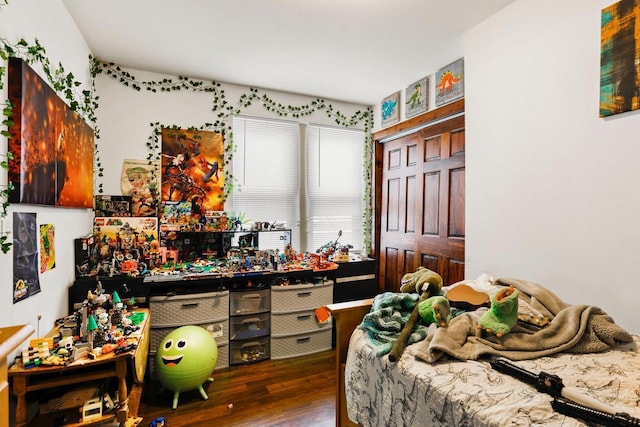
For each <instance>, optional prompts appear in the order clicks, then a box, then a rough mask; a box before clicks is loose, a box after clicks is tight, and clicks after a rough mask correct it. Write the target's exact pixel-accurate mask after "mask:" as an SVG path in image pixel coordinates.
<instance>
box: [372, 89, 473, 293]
mask: <svg viewBox="0 0 640 427" xmlns="http://www.w3.org/2000/svg"><path fill="white" fill-rule="evenodd" d="M464 123H465V121H464V99H462V100H459V101H455V102H452V103H450V104H447V105H444V106H442V107H440V108H437V109H435V110H432V111H428V112H426V113H424V114H422V115H419V116H416V117H413V118H411V119H409V120H406V121H404V122H402V123H399V124H397V125H394V126H391V127H389V128H386V129H383V130H380V131H378V132H376V133H375V134H374V136H373V137H374V143H375V218H374V221H375V222H374V241H375V259H376V260H377V265H378V266H377V269H378V271H377V273H378V274H377V277H378V291H379V292H385V291H392V292H398V291H399V289H400V279H401V278H402V276H403V275H404V274H405V273H408V272H413V271H415V270H416V269H417V268H418V267H419V266H425V267H427V268H429V269H430V270H433V271H436V272H437V273H439V274H440V275H441V276H442V278H443V281H444V284H445V285H448V284H452V283H455V282H457V281H459V280H462V279H463V278H464V238H465V221H464V218H465V126H464Z"/></svg>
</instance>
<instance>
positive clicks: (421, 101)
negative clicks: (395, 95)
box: [404, 77, 429, 118]
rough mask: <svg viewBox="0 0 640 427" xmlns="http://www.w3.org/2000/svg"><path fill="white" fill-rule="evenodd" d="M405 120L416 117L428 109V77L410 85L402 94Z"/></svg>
mask: <svg viewBox="0 0 640 427" xmlns="http://www.w3.org/2000/svg"><path fill="white" fill-rule="evenodd" d="M404 95H405V96H404V99H405V101H404V116H405V118H409V117H413V116H417V115H418V114H421V113H424V112H425V111H427V110H428V109H429V77H424V78H422V79H420V80H418V81H417V82H414V83H412V84H410V85H409V86H408V87H407V88H406V89H405V93H404Z"/></svg>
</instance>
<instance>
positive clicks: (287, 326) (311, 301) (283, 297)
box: [271, 280, 333, 359]
mask: <svg viewBox="0 0 640 427" xmlns="http://www.w3.org/2000/svg"><path fill="white" fill-rule="evenodd" d="M332 301H333V282H332V281H331V280H328V281H326V282H322V283H319V284H312V283H302V284H299V285H289V286H274V287H273V288H271V358H272V359H285V358H288V357H296V356H302V355H306V354H311V353H317V352H319V351H324V350H329V349H331V345H332V327H333V326H332V323H325V324H319V323H318V322H317V320H316V316H315V310H316V309H317V308H319V307H322V306H324V305H327V304H331V302H332Z"/></svg>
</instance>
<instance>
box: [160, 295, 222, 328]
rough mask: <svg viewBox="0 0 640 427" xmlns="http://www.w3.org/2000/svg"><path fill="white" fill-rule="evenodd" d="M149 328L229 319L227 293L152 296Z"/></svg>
mask: <svg viewBox="0 0 640 427" xmlns="http://www.w3.org/2000/svg"><path fill="white" fill-rule="evenodd" d="M149 308H150V309H151V313H152V314H153V316H152V317H151V327H152V328H153V327H155V326H184V325H193V324H199V323H204V322H207V321H210V320H215V319H226V318H227V317H229V291H222V292H208V293H203V294H188V295H167V296H153V297H151V298H150V302H149Z"/></svg>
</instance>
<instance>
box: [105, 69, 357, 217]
mask: <svg viewBox="0 0 640 427" xmlns="http://www.w3.org/2000/svg"><path fill="white" fill-rule="evenodd" d="M126 70H127V71H128V72H129V73H131V74H132V75H134V76H135V77H136V81H138V82H140V81H160V80H162V79H164V78H169V79H172V80H174V81H177V78H176V76H170V75H162V74H157V73H150V72H147V71H141V70H133V69H126ZM221 89H222V90H224V94H225V97H226V99H227V101H228V102H229V103H230V104H231V105H234V106H235V105H238V100H239V99H240V96H241V95H242V94H249V93H250V90H249V88H248V87H246V86H239V85H233V84H227V83H221ZM96 92H97V93H98V95H99V96H100V101H99V103H100V107H99V108H98V111H97V116H98V127H99V128H100V135H101V137H100V140H99V141H98V148H99V152H100V160H101V162H102V164H103V165H104V168H105V177H104V178H103V179H102V180H101V181H102V183H103V185H104V194H121V191H120V173H121V170H122V162H123V160H124V159H146V158H147V155H148V153H149V151H148V149H147V146H146V143H147V140H148V138H149V137H150V136H151V134H152V131H153V127H152V126H151V125H150V124H151V123H156V122H159V123H160V124H161V125H162V126H166V127H171V126H173V125H176V126H180V127H184V128H189V127H200V126H202V125H204V124H205V123H214V122H215V121H216V120H217V119H218V117H217V112H215V111H212V105H213V95H212V94H211V93H202V92H193V91H189V90H180V91H176V92H156V93H153V92H150V91H147V90H144V89H142V90H140V91H136V90H134V89H132V88H130V87H127V86H125V85H123V84H121V83H120V82H119V81H117V80H115V79H113V78H112V77H110V76H107V75H106V74H105V73H102V74H99V75H98V76H97V77H96ZM262 94H267V95H268V96H269V97H270V98H271V99H273V100H274V101H276V102H279V103H280V104H282V105H292V106H302V105H308V104H309V103H310V102H311V101H313V100H315V99H316V98H315V97H309V96H304V95H298V94H291V93H286V92H279V91H273V90H265V89H260V95H262ZM326 101H327V103H330V104H331V105H333V107H334V110H336V111H339V112H341V113H342V114H345V115H346V116H347V117H351V116H352V115H353V114H354V113H355V112H357V111H365V110H366V108H367V107H365V106H362V105H356V104H350V103H344V102H339V101H332V100H328V99H327V100H326ZM241 114H242V115H245V116H251V117H266V118H273V119H281V120H296V119H293V118H286V117H280V116H279V115H278V114H276V113H275V112H270V111H267V110H266V109H265V108H264V107H263V106H262V104H261V103H260V102H259V101H254V102H253V103H252V105H251V106H249V107H247V108H245V109H243V110H242V112H241ZM299 121H300V122H305V123H314V124H326V125H331V126H335V125H336V123H335V120H334V119H332V118H329V117H327V115H326V113H325V111H323V110H319V111H316V112H315V113H313V114H311V115H309V116H305V117H303V118H301V119H299ZM357 127H358V128H360V129H362V128H363V127H364V123H360V124H359V125H358V126H357ZM265 166H267V165H265ZM268 167H277V165H268ZM265 178H268V168H267V167H265ZM225 209H228V210H231V209H232V203H231V201H229V203H226V204H225Z"/></svg>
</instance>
